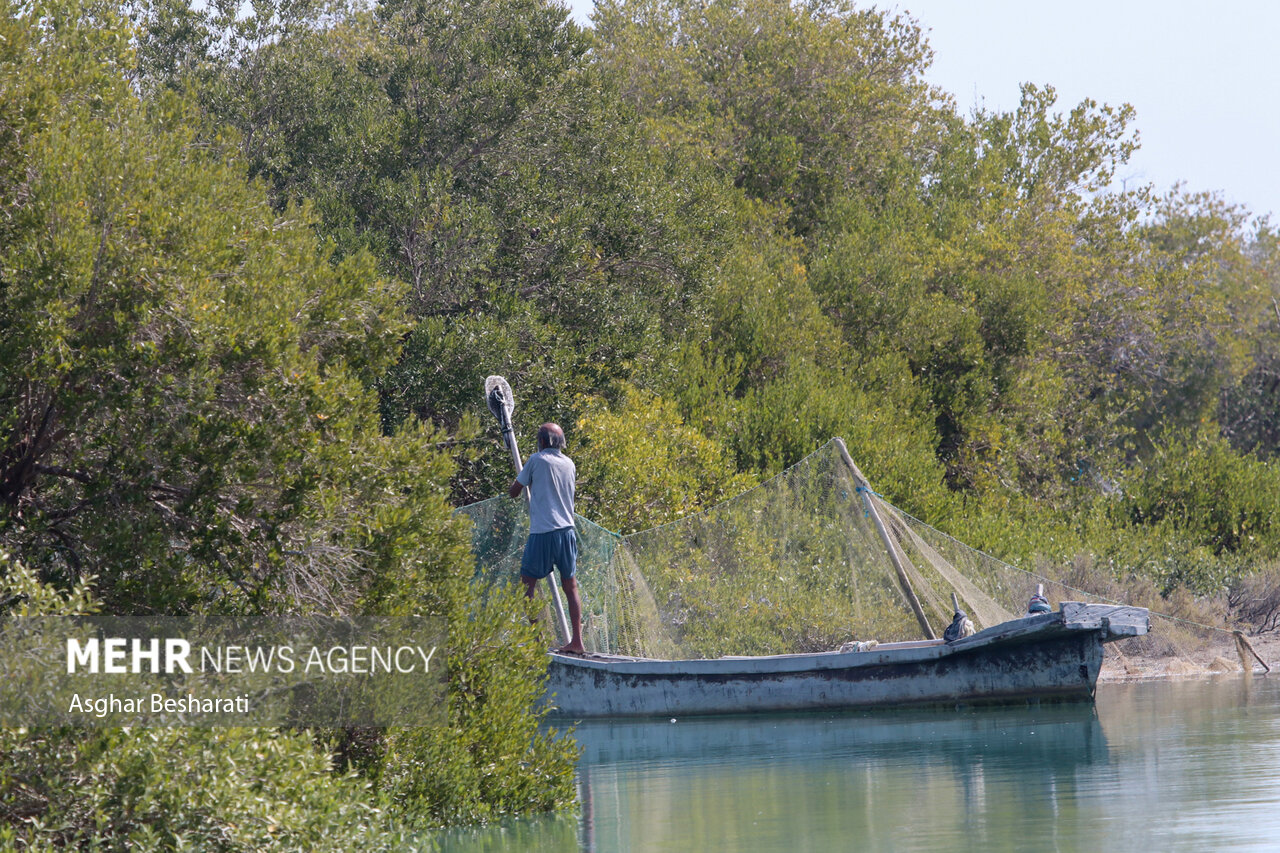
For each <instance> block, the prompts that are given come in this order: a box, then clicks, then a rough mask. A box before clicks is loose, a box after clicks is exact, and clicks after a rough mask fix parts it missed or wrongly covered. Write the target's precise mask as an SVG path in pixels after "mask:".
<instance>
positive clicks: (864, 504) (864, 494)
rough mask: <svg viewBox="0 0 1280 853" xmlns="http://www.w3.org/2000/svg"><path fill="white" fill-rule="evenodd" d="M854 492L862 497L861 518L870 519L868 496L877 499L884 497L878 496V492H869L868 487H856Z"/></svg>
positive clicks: (869, 500) (869, 499)
mask: <svg viewBox="0 0 1280 853" xmlns="http://www.w3.org/2000/svg"><path fill="white" fill-rule="evenodd" d="M855 491H856V492H857V493H858V494H860V495H862V517H863V518H870V517H871V498H870V495H875V496H876V497H878V498H883V497H884V495H882V494H880V493H878V492H873V491H871V489H870V487H868V486H858V487H857V489H855Z"/></svg>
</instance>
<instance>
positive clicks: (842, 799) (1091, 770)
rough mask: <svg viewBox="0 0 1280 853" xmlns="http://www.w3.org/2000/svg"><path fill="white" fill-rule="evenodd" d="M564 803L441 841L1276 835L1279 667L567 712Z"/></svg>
mask: <svg viewBox="0 0 1280 853" xmlns="http://www.w3.org/2000/svg"><path fill="white" fill-rule="evenodd" d="M577 736H578V740H579V741H580V742H581V743H582V745H583V756H582V760H581V762H580V763H579V769H578V774H579V775H578V791H579V799H580V811H579V813H578V814H577V815H571V816H566V817H561V818H550V819H546V818H544V819H540V820H528V821H517V822H512V823H510V824H508V825H506V826H502V827H495V828H490V829H486V830H483V831H469V832H455V833H451V834H448V835H445V836H443V837H442V838H441V841H442V842H443V845H444V849H445V850H446V851H450V853H460V852H461V851H467V853H471V851H507V850H511V851H516V850H519V851H525V850H566V851H568V850H592V851H614V850H621V851H627V850H635V851H664V850H669V851H690V850H716V851H719V850H743V851H751V850H761V851H787V853H802V851H824V853H825V851H832V850H894V851H900V850H921V851H930V853H937V851H940V850H968V849H974V850H976V849H982V850H1014V849H1023V850H1061V851H1068V850H1098V849H1108V848H1109V849H1111V850H1160V851H1171V850H1194V851H1205V850H1280V679H1276V678H1273V679H1270V680H1268V679H1262V678H1259V679H1256V680H1254V681H1252V682H1248V681H1244V680H1240V679H1232V680H1218V681H1197V682H1184V683H1176V684H1175V683H1146V684H1135V685H1103V686H1101V687H1100V688H1099V690H1098V699H1097V705H1096V707H1094V706H1090V705H1088V704H1077V705H1042V706H1023V707H1019V708H974V709H963V710H952V711H939V710H930V711H895V712H875V713H851V714H841V715H829V714H827V715H806V716H785V717H779V716H768V717H763V716H757V717H753V718H720V719H710V720H694V719H689V720H679V721H677V722H675V723H670V722H665V721H664V722H652V723H648V722H631V723H608V724H591V725H585V724H584V725H582V726H580V727H579V728H578V733H577Z"/></svg>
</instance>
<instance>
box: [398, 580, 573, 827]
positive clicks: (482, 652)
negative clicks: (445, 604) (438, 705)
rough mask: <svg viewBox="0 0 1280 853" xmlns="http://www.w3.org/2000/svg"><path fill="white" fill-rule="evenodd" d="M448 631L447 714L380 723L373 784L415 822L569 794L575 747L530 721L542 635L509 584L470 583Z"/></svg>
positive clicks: (505, 811)
mask: <svg viewBox="0 0 1280 853" xmlns="http://www.w3.org/2000/svg"><path fill="white" fill-rule="evenodd" d="M473 597H474V599H473V600H475V601H477V602H480V603H477V604H475V605H473V608H472V611H471V614H470V616H471V618H469V619H468V620H466V621H465V622H463V623H461V624H459V625H457V626H456V627H454V626H451V627H454V630H451V632H450V647H449V678H450V692H449V720H450V721H449V724H448V725H447V726H423V727H418V728H404V729H396V730H393V731H391V732H389V733H388V736H387V739H386V744H385V753H384V756H383V760H382V766H381V768H380V775H379V788H380V790H382V791H383V792H384V793H385V795H386V796H388V797H389V798H390V799H391V800H392V802H394V803H396V805H397V806H398V808H399V810H400V813H401V814H402V815H405V818H404V819H405V820H406V821H408V822H410V823H412V824H413V825H416V826H443V825H457V824H466V823H481V822H486V821H489V820H493V819H496V818H499V817H503V816H506V815H512V814H519V813H523V812H528V811H531V810H550V809H553V808H557V807H564V806H566V805H568V804H570V803H571V802H572V801H573V767H574V761H575V760H576V758H577V748H576V746H574V744H573V743H572V741H570V740H568V739H566V738H562V737H558V736H557V735H556V733H555V732H554V731H551V730H544V729H540V728H539V725H538V723H539V719H540V718H541V713H538V712H531V710H530V709H531V708H533V707H536V706H537V704H538V703H539V702H540V701H541V696H542V685H543V680H544V678H543V677H538V678H531V677H529V673H531V672H539V673H542V674H543V676H545V665H546V664H545V661H546V649H547V644H546V638H545V637H544V636H543V634H542V631H541V629H540V627H539V626H537V625H535V624H533V623H532V622H531V620H530V616H532V614H533V608H532V606H530V605H529V603H528V602H527V601H526V600H525V598H524V594H523V591H522V590H518V589H517V588H516V587H515V585H514V584H512V585H511V586H510V587H509V588H507V589H503V590H497V591H494V592H492V593H490V594H486V593H485V591H483V590H480V589H474V590H473Z"/></svg>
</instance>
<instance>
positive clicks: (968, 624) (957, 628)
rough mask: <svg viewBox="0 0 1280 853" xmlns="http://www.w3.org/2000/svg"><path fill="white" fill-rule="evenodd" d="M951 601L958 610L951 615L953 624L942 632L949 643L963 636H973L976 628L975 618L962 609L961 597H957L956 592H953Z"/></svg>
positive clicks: (943, 637)
mask: <svg viewBox="0 0 1280 853" xmlns="http://www.w3.org/2000/svg"><path fill="white" fill-rule="evenodd" d="M951 603H952V605H953V606H954V608H955V611H956V612H955V615H953V616H952V617H951V624H950V625H948V626H947V630H945V631H943V632H942V639H944V640H946V641H947V642H948V643H954V642H955V641H956V640H959V639H960V638H961V637H972V636H973V635H974V633H975V630H976V629H975V628H974V627H973V620H972V619H970V618H969V616H968V614H966V613H965V612H964V611H963V610H961V609H960V599H958V598H956V596H955V593H952V594H951Z"/></svg>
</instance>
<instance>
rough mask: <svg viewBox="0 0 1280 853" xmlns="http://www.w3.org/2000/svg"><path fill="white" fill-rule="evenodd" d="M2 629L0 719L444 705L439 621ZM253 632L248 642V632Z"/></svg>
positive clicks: (201, 718) (219, 719)
mask: <svg viewBox="0 0 1280 853" xmlns="http://www.w3.org/2000/svg"><path fill="white" fill-rule="evenodd" d="M57 621H59V622H61V623H62V624H44V625H30V626H20V628H22V627H25V629H26V630H18V631H16V632H15V631H14V630H13V626H6V627H7V630H6V631H5V632H4V633H5V634H7V635H8V636H0V642H2V643H3V645H4V646H6V647H7V648H0V656H8V658H9V660H10V665H8V666H6V665H3V664H0V671H2V670H4V669H9V670H11V672H10V673H9V674H10V675H11V676H13V677H9V678H5V679H3V680H0V684H4V683H6V682H7V684H8V686H0V724H4V725H45V724H51V725H68V724H70V725H111V726H117V725H159V726H164V725H271V726H275V725H298V726H350V725H430V724H434V723H438V722H441V721H442V720H443V718H444V708H445V696H446V690H445V665H444V660H445V657H446V655H445V654H444V653H443V639H444V636H445V632H444V630H443V624H442V623H441V622H439V621H435V622H432V621H425V622H413V623H411V624H403V623H402V624H398V625H395V626H389V625H385V624H380V625H362V624H358V623H350V622H341V623H338V622H333V623H318V624H317V623H314V622H312V623H307V624H300V623H298V624H291V625H290V624H280V623H276V624H270V625H257V626H253V627H252V628H248V629H246V628H245V627H230V626H221V627H210V626H208V625H204V626H201V627H200V628H199V629H198V630H197V629H193V628H192V627H191V626H183V625H180V624H177V623H176V622H170V623H168V624H156V623H155V622H147V623H140V622H137V621H132V620H120V619H115V620H98V621H97V622H88V621H85V620H77V623H78V624H72V623H71V622H70V621H69V620H57ZM247 637H248V638H251V639H250V640H248V641H246V638H247Z"/></svg>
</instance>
